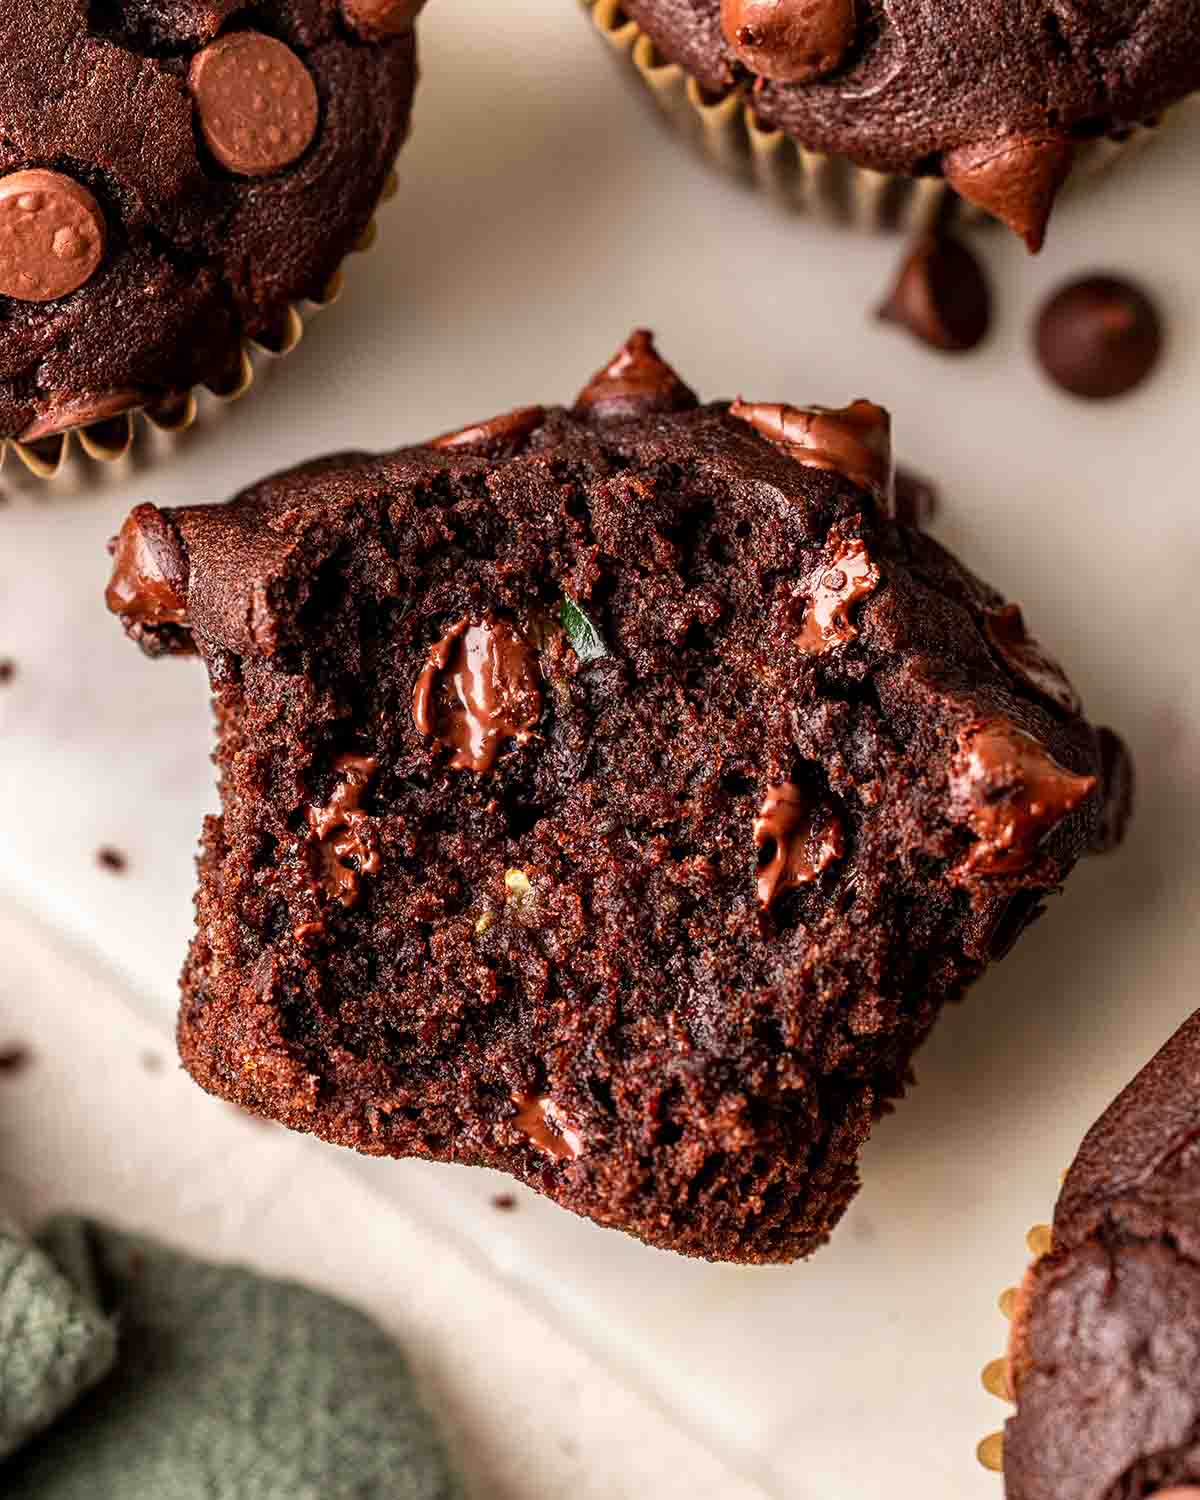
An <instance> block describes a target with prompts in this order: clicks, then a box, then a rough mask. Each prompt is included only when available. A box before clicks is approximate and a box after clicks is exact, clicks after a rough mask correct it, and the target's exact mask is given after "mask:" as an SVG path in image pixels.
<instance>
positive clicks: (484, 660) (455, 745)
mask: <svg viewBox="0 0 1200 1500" xmlns="http://www.w3.org/2000/svg"><path fill="white" fill-rule="evenodd" d="M541 715H542V692H541V673H540V670H539V668H538V663H537V655H536V653H535V652H534V651H533V649H532V648H531V647H530V646H529V644H528V643H527V642H526V641H525V639H524V638H523V637H522V636H520V635H519V634H518V633H517V631H516V630H514V629H513V627H512V626H511V625H510V624H508V622H507V621H506V620H500V619H494V618H492V617H491V616H487V617H485V618H484V619H483V620H481V621H479V622H478V623H474V624H473V623H471V621H470V620H469V619H467V618H463V619H461V620H459V621H458V623H457V624H456V625H454V626H453V627H452V628H451V629H450V630H449V631H448V632H447V633H446V634H445V635H444V636H443V637H442V639H441V640H440V641H438V643H437V645H436V646H434V647H433V649H432V650H431V651H430V653H429V659H428V661H427V662H426V664H425V667H424V670H423V671H422V673H421V675H420V677H419V678H418V679H417V685H416V688H415V690H414V692H413V720H414V721H415V723H416V726H417V728H418V729H419V730H420V732H421V733H422V734H424V735H428V736H429V737H430V738H432V739H433V740H434V742H435V743H436V744H438V745H441V746H444V747H445V748H447V749H449V750H452V751H453V752H454V753H453V755H452V756H451V757H450V765H451V767H452V768H453V769H455V770H459V771H463V770H466V771H479V772H482V771H490V770H491V769H492V768H493V767H494V766H495V764H496V760H497V758H498V756H499V754H500V747H501V745H502V744H503V743H504V741H505V740H510V739H511V740H515V741H516V743H517V744H518V745H524V744H527V743H528V742H529V740H530V739H532V737H533V729H534V726H535V725H536V724H537V722H538V720H539V719H540V718H541Z"/></svg>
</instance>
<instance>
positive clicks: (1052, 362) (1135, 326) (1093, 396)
mask: <svg viewBox="0 0 1200 1500" xmlns="http://www.w3.org/2000/svg"><path fill="white" fill-rule="evenodd" d="M1036 342H1037V353H1038V358H1039V360H1040V361H1041V365H1042V368H1043V370H1045V372H1046V374H1047V375H1048V376H1049V377H1050V379H1051V380H1053V381H1054V382H1055V384H1056V385H1059V386H1061V387H1062V388H1063V390H1065V391H1070V392H1071V394H1072V395H1074V396H1083V397H1085V398H1087V399H1089V400H1093V401H1103V400H1107V399H1109V398H1110V397H1112V396H1123V395H1124V394H1125V393H1126V392H1127V391H1131V390H1133V389H1134V388H1135V387H1136V386H1139V385H1141V383H1142V381H1144V380H1145V379H1146V377H1147V376H1148V375H1149V374H1150V373H1151V371H1152V370H1153V369H1154V367H1155V366H1156V365H1157V364H1158V360H1159V355H1160V354H1161V352H1162V344H1163V334H1162V322H1161V320H1160V318H1159V315H1158V309H1157V308H1156V307H1155V306H1154V303H1153V302H1151V300H1150V298H1149V297H1147V296H1146V294H1145V292H1143V291H1141V290H1140V289H1139V288H1138V287H1136V286H1134V285H1132V283H1130V282H1128V281H1122V280H1120V279H1119V278H1118V277H1115V276H1085V277H1082V278H1080V279H1079V280H1078V281H1072V282H1070V283H1069V284H1068V285H1067V286H1064V287H1063V288H1062V289H1061V290H1060V291H1058V292H1056V293H1055V294H1054V296H1053V297H1051V298H1050V300H1049V301H1048V302H1047V303H1046V305H1045V306H1044V307H1043V308H1042V311H1041V313H1040V315H1039V316H1038V321H1037V333H1036Z"/></svg>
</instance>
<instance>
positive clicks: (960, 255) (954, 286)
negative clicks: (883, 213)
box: [879, 234, 992, 354]
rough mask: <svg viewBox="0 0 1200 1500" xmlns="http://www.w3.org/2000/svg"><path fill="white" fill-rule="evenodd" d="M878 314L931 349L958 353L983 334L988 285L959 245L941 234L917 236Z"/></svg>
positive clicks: (988, 319) (988, 324) (986, 325)
mask: <svg viewBox="0 0 1200 1500" xmlns="http://www.w3.org/2000/svg"><path fill="white" fill-rule="evenodd" d="M879 316H880V318H882V319H883V320H884V322H887V323H895V324H897V325H899V326H900V327H901V328H905V329H907V330H908V332H909V333H911V334H912V335H913V337H914V338H917V339H920V340H921V342H922V343H925V344H928V345H930V347H931V348H934V349H942V350H945V351H947V352H948V353H954V354H959V353H964V352H966V351H967V350H969V349H974V348H976V347H977V346H978V345H979V344H981V343H982V342H983V340H984V339H985V338H986V337H987V334H988V330H989V329H990V327H991V322H992V296H991V290H990V288H989V287H988V283H987V278H986V277H985V276H984V273H983V267H982V266H981V265H980V264H979V261H978V260H977V259H976V258H975V256H974V255H973V254H972V253H971V251H970V250H968V249H967V247H966V246H965V245H964V244H962V243H961V242H960V241H959V240H956V239H952V238H951V237H950V236H949V235H945V234H940V235H935V234H928V235H923V236H922V237H921V238H920V239H919V240H917V242H916V243H915V244H914V245H913V246H912V248H911V249H910V250H909V252H908V255H907V256H906V258H905V261H904V264H903V266H902V267H901V268H900V274H899V276H898V277H897V278H896V284H895V286H894V287H893V288H892V291H891V294H890V295H889V297H888V299H887V301H886V302H885V303H884V304H883V306H882V307H881V308H880V309H879Z"/></svg>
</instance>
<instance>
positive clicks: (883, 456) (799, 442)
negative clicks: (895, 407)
mask: <svg viewBox="0 0 1200 1500" xmlns="http://www.w3.org/2000/svg"><path fill="white" fill-rule="evenodd" d="M729 415H730V416H731V417H736V418H737V419H738V420H739V421H741V422H747V423H749V425H750V426H751V427H753V428H754V430H755V431H756V432H758V433H761V434H762V436H763V437H765V438H766V439H767V441H768V442H771V443H774V444H775V445H776V446H777V447H779V448H782V449H783V450H784V451H785V452H786V453H787V454H788V455H789V457H791V458H794V459H795V461H796V462H797V463H798V464H804V465H806V466H807V467H808V468H812V469H828V470H830V471H832V472H833V473H835V474H841V475H842V476H843V477H844V478H846V479H848V480H849V481H850V483H851V484H855V485H857V486H858V487H859V488H860V489H864V490H866V491H867V492H868V493H869V494H872V495H874V496H875V498H876V499H877V500H878V501H879V502H880V503H881V504H882V505H884V506H885V507H886V508H887V509H888V510H889V512H890V510H891V506H892V500H893V494H894V477H893V469H892V422H891V418H890V417H889V416H888V414H887V412H886V411H884V409H883V407H882V406H876V405H875V404H874V402H872V401H852V402H851V403H850V405H849V406H845V407H841V408H840V409H839V408H833V407H825V406H788V405H786V404H782V403H777V402H771V401H743V400H742V399H741V398H740V397H739V398H738V400H736V401H735V402H734V403H733V404H732V406H730V408H729Z"/></svg>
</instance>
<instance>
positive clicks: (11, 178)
mask: <svg viewBox="0 0 1200 1500" xmlns="http://www.w3.org/2000/svg"><path fill="white" fill-rule="evenodd" d="M106 239H107V227H106V225H105V221H104V214H103V213H102V211H101V209H100V205H99V204H98V203H97V202H96V200H95V198H93V197H92V195H91V193H90V192H89V191H88V190H87V188H85V187H84V185H83V184H82V183H81V182H76V181H75V179H74V178H72V177H66V176H64V175H63V173H61V172H46V171H42V170H40V169H33V170H30V171H27V172H12V173H10V174H9V175H8V176H7V177H2V178H0V294H2V295H3V296H6V297H13V298H15V299H16V300H17V301H18V302H53V301H55V300H56V299H57V298H59V297H65V296H67V295H68V294H69V293H71V292H75V291H78V290H79V288H80V287H81V286H83V285H84V283H85V282H88V281H90V280H91V279H92V277H93V276H94V275H95V274H96V271H97V270H98V268H99V266H100V262H101V261H102V260H103V259H104V247H105V243H106Z"/></svg>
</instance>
